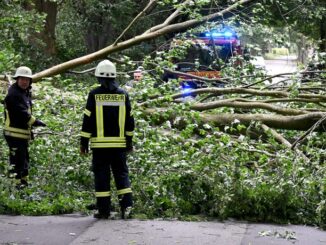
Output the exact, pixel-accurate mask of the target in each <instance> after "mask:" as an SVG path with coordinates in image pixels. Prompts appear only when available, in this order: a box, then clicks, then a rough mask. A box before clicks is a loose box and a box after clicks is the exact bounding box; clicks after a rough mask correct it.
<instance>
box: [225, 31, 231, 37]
mask: <svg viewBox="0 0 326 245" xmlns="http://www.w3.org/2000/svg"><path fill="white" fill-rule="evenodd" d="M224 36H225V37H232V36H233V33H232V32H230V31H226V32H224Z"/></svg>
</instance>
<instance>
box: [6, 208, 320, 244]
mask: <svg viewBox="0 0 326 245" xmlns="http://www.w3.org/2000/svg"><path fill="white" fill-rule="evenodd" d="M0 244H2V245H5V244H6V245H9V244H10V245H14V244H19V245H20V244H35V245H45V244H46V245H66V244H67V245H68V244H69V245H80V244H112V245H120V244H121V245H122V244H125V245H133V244H134V245H138V244H139V245H140V244H141V245H145V244H146V245H151V244H153V245H166V244H167V245H171V244H176V245H205V244H206V245H213V244H214V245H216V244H221V245H261V244H263V245H270V244H278V245H292V244H296V245H326V231H322V230H319V229H317V228H314V227H306V226H296V225H284V226H282V225H273V224H254V223H247V222H236V221H226V222H217V221H211V222H181V221H164V220H136V219H133V220H126V221H125V220H96V219H94V218H93V217H92V216H83V215H80V214H72V215H61V216H38V217H35V216H34V217H32V216H7V215H0Z"/></svg>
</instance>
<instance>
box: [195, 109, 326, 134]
mask: <svg viewBox="0 0 326 245" xmlns="http://www.w3.org/2000/svg"><path fill="white" fill-rule="evenodd" d="M325 115H326V113H322V112H314V113H309V114H304V115H299V116H280V115H272V114H226V113H223V114H217V115H212V114H200V118H201V120H202V121H203V122H207V123H208V122H210V123H213V124H214V125H215V126H227V125H230V124H231V123H232V122H234V121H235V120H236V119H237V120H239V121H240V123H241V124H244V125H247V126H248V125H249V124H250V123H251V122H262V123H263V124H266V125H267V126H268V127H271V128H277V129H289V130H308V129H309V128H310V127H311V126H312V125H314V124H315V123H316V122H317V121H318V120H319V119H321V118H322V117H323V116H325Z"/></svg>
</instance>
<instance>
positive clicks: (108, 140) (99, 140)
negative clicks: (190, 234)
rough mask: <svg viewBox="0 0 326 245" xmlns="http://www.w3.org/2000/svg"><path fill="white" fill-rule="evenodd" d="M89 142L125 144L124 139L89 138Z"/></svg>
mask: <svg viewBox="0 0 326 245" xmlns="http://www.w3.org/2000/svg"><path fill="white" fill-rule="evenodd" d="M91 142H94V143H95V142H119V143H123V142H126V138H125V137H93V138H91Z"/></svg>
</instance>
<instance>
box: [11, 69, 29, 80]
mask: <svg viewBox="0 0 326 245" xmlns="http://www.w3.org/2000/svg"><path fill="white" fill-rule="evenodd" d="M32 76H33V75H32V70H31V69H30V68H28V67H27V66H20V67H18V68H17V70H16V73H15V75H14V76H13V78H14V79H17V78H18V77H27V78H32Z"/></svg>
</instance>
